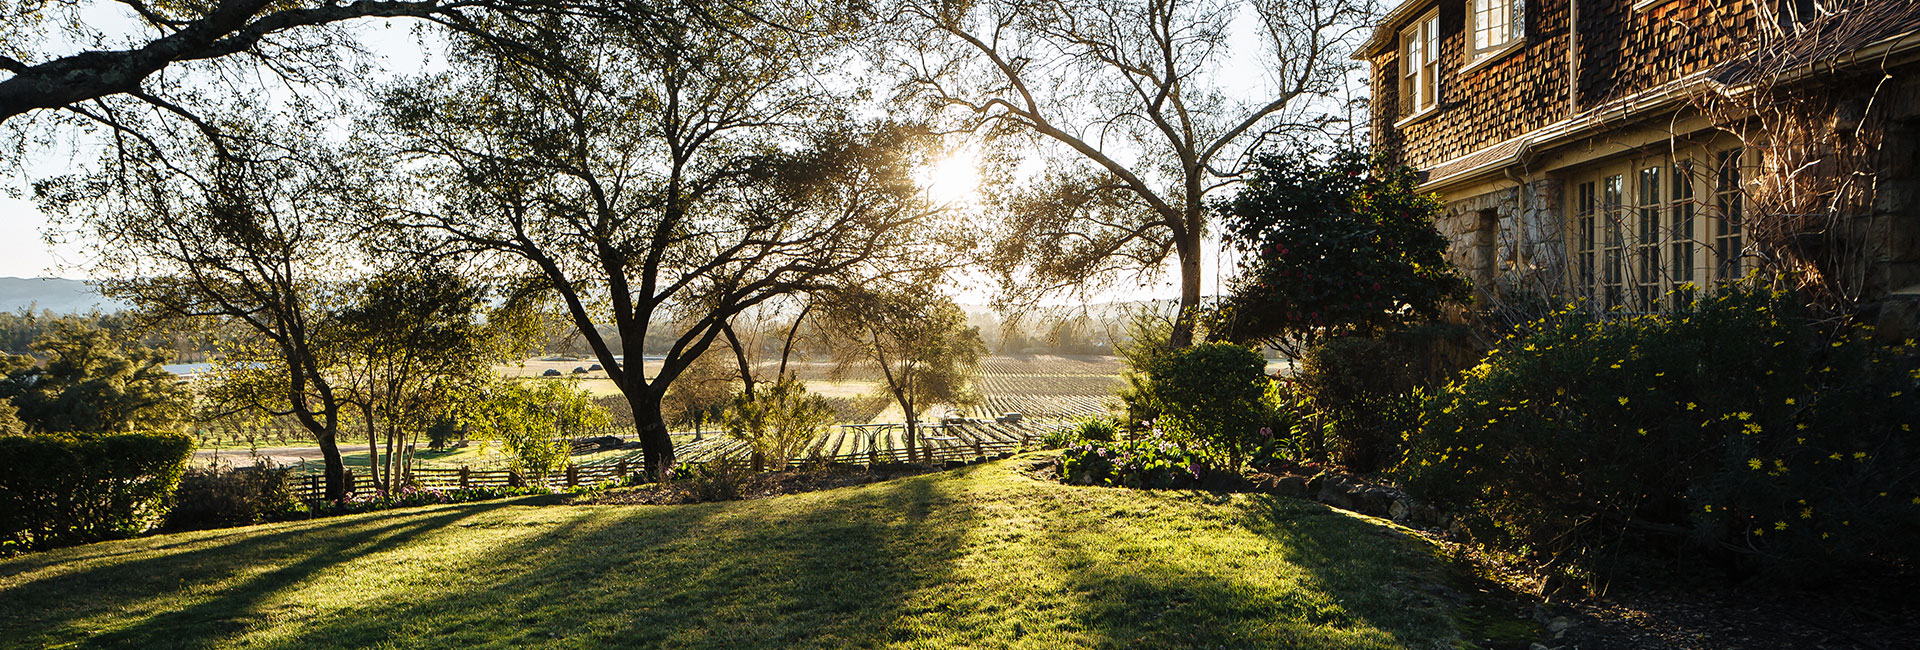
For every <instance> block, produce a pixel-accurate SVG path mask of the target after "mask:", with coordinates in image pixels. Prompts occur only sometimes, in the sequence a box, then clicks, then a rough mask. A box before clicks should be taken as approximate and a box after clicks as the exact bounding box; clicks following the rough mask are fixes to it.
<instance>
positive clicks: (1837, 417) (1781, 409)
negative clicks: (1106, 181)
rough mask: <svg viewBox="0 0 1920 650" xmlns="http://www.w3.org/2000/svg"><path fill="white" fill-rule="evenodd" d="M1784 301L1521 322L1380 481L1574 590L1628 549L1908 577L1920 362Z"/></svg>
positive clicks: (1729, 295) (1914, 520)
mask: <svg viewBox="0 0 1920 650" xmlns="http://www.w3.org/2000/svg"><path fill="white" fill-rule="evenodd" d="M1799 304H1800V303H1799V302H1798V301H1797V300H1796V299H1795V298H1794V297H1793V296H1792V295H1791V294H1783V293H1774V292H1770V291H1767V290H1764V289H1755V288H1729V289H1727V290H1725V291H1723V292H1721V293H1720V295H1718V296H1714V297H1711V298H1705V299H1702V300H1701V301H1699V302H1696V303H1695V304H1693V305H1692V306H1690V307H1689V308H1687V309H1684V310H1680V311H1678V312H1676V313H1673V314H1670V315H1661V316H1615V317H1613V318H1611V319H1602V318H1600V317H1597V316H1595V315H1593V314H1591V313H1590V312H1589V311H1588V310H1585V309H1580V308H1570V309H1568V310H1565V311H1562V312H1559V313H1557V314H1555V315H1553V316H1551V317H1549V318H1546V319H1542V320H1539V321H1535V322H1533V323H1531V324H1529V325H1528V326H1527V327H1524V328H1522V329H1521V330H1520V331H1518V332H1516V333H1515V334H1513V335H1512V336H1510V337H1508V338H1507V339H1506V340H1504V341H1503V342H1502V343H1501V344H1500V345H1499V347H1498V349H1496V350H1494V351H1493V352H1492V353H1491V354H1489V355H1488V356H1487V358H1486V360H1485V362H1484V363H1481V364H1480V365H1479V366H1477V367H1474V368H1472V369H1470V370H1468V371H1466V372H1465V373H1463V375H1462V376H1461V377H1460V378H1459V379H1458V380H1457V381H1454V382H1453V383H1451V384H1449V385H1447V386H1446V388H1445V389H1444V390H1442V391H1440V392H1439V393H1437V394H1436V395H1434V396H1433V398H1431V399H1430V400H1428V401H1427V403H1426V407H1425V412H1424V414H1423V416H1422V424H1421V428H1420V430H1419V432H1418V434H1417V435H1413V436H1410V437H1409V438H1408V440H1407V445H1408V447H1409V451H1408V453H1407V455H1406V456H1405V458H1404V459H1403V460H1402V461H1401V463H1400V465H1399V467H1398V469H1397V470H1396V471H1397V473H1398V474H1399V476H1400V477H1401V478H1403V479H1404V484H1405V485H1406V487H1407V488H1408V490H1409V491H1410V492H1412V493H1413V494H1415V496H1416V497H1419V498H1423V499H1427V500H1430V501H1432V502H1434V503H1436V504H1437V505H1440V506H1442V507H1443V508H1446V509H1452V510H1454V511H1455V512H1459V513H1461V514H1462V515H1463V516H1465V521H1466V522H1467V523H1468V524H1469V525H1470V528H1471V531H1472V533H1473V535H1474V537H1475V538H1476V540H1478V541H1480V542H1482V543H1485V544H1487V545H1489V546H1492V547H1496V548H1500V549H1505V550H1507V551H1510V552H1513V553H1517V554H1521V555H1527V556H1532V557H1534V558H1535V559H1539V560H1552V561H1554V562H1553V564H1554V565H1555V566H1565V567H1571V568H1573V572H1572V573H1571V574H1570V575H1569V577H1574V578H1580V577H1583V574H1584V572H1586V571H1591V570H1593V569H1594V568H1596V564H1597V563H1598V559H1599V558H1601V557H1609V558H1611V557H1617V556H1619V555H1620V554H1618V553H1617V551H1621V550H1627V549H1629V548H1638V549H1642V550H1645V549H1652V548H1678V547H1681V546H1684V547H1686V548H1690V549H1691V550H1692V551H1691V552H1692V553H1693V554H1694V556H1693V557H1694V559H1699V558H1701V557H1703V556H1704V557H1717V558H1720V559H1724V560H1732V561H1735V562H1734V564H1736V565H1745V566H1748V567H1756V568H1768V569H1774V570H1793V569H1798V570H1816V571H1826V570H1829V569H1835V568H1843V567H1852V568H1867V567H1870V566H1885V565H1889V564H1891V565H1899V564H1901V563H1910V562H1911V560H1912V559H1913V548H1914V547H1913V546H1912V543H1911V540H1912V539H1914V536H1915V535H1916V534H1920V478H1917V477H1916V475H1915V474H1914V472H1913V468H1915V467H1920V445H1917V444H1916V442H1920V439H1916V438H1915V437H1914V433H1913V430H1912V429H1913V427H1914V426H1915V425H1916V424H1920V400H1916V399H1915V396H1916V388H1917V387H1920V359H1917V358H1920V347H1916V346H1915V345H1914V344H1913V342H1911V341H1909V342H1908V343H1907V344H1905V345H1902V346H1894V347H1885V346H1881V345H1878V344H1875V343H1873V342H1871V341H1869V340H1867V338H1866V337H1864V336H1858V335H1856V333H1854V332H1849V331H1832V330H1830V329H1826V328H1822V327H1820V326H1818V325H1817V324H1816V323H1814V322H1813V321H1811V320H1810V319H1809V318H1807V317H1806V316H1805V315H1804V314H1803V313H1802V310H1801V309H1800V308H1799V307H1798V305H1799ZM1674 542H1682V544H1681V545H1680V546H1676V545H1675V544H1674ZM1561 560H1565V561H1561Z"/></svg>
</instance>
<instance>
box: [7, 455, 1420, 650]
mask: <svg viewBox="0 0 1920 650" xmlns="http://www.w3.org/2000/svg"><path fill="white" fill-rule="evenodd" d="M1020 463H1021V459H1015V460H1013V461H1007V462H1001V463H994V464H989V465H980V466H975V467H971V468H968V469H965V470H960V471H957V472H947V473H940V474H933V475H928V476H924V477H918V478H912V479H904V480H900V481H894V482H889V483H880V484H875V485H870V486H864V487H859V488H850V489H843V490H831V491H824V492H816V493H811V494H801V495H792V496H786V497H778V498H772V499H763V500H757V501H747V502H734V503H727V504H706V505H698V506H670V507H649V506H593V507H583V506H540V505H537V504H535V503H534V502H532V501H529V500H526V499H522V500H518V501H511V502H492V503H483V504H467V505H459V506H441V507H430V508H420V509H413V510H406V511H396V512H389V513H375V514H371V515H361V516H355V517H349V518H342V519H333V520H325V521H315V522H295V523H288V524H275V525H267V526H259V527H252V528H245V529H230V530H223V531H206V532H199V533H186V534H176V535H163V536H156V537H150V538H144V539H137V540H128V541H123V542H112V543H104V544H95V545H91V546H85V547H78V548H71V549H64V550H58V551H53V552H48V553H42V554H36V555H30V556H25V557H21V558H15V559H12V560H7V561H4V562H0V646H8V647H41V646H61V645H65V644H74V643H77V644H78V645H83V646H89V647H92V646H102V647H142V648H164V647H230V646H247V647H267V648H296V647H315V646H368V647H392V648H400V647H463V646H469V647H513V646H519V645H525V644H545V645H552V646H559V647H595V646H606V645H615V646H627V647H661V648H679V647H725V648H732V647H768V648H785V647H905V648H946V647H1025V648H1061V647H1156V648H1164V647H1209V648H1211V647H1223V646H1224V647H1229V648H1248V647H1297V648H1402V647H1421V648H1427V647H1434V646H1435V645H1436V642H1439V645H1441V646H1443V647H1444V646H1445V645H1446V642H1447V640H1449V639H1451V638H1453V637H1454V636H1455V633H1454V631H1453V624H1452V623H1451V622H1450V616H1449V612H1448V610H1447V609H1446V607H1447V605H1443V604H1441V603H1439V602H1436V601H1435V600H1434V599H1433V598H1431V597H1429V596H1426V595H1424V594H1426V593H1427V592H1428V591H1429V590H1430V587H1431V585H1433V584H1435V583H1440V582H1444V581H1445V578H1444V576H1445V575H1446V574H1447V570H1446V568H1445V565H1444V562H1443V561H1442V560H1440V559H1437V557H1436V556H1435V554H1434V553H1433V551H1432V549H1431V548H1430V547H1429V546H1427V545H1426V544H1424V543H1423V542H1421V541H1419V540H1417V539H1416V538H1409V537H1407V536H1404V535H1402V534H1401V533H1399V532H1396V531H1395V530H1394V529H1392V528H1390V527H1387V526H1384V525H1382V524H1380V523H1379V522H1377V521H1374V520H1368V519H1363V518H1360V517H1356V516H1353V515H1349V514H1346V513H1343V512H1340V511H1335V510H1331V509H1328V508H1326V507H1323V506H1320V505H1318V504H1313V503H1308V502H1304V501H1298V500H1291V499H1282V498H1273V497H1263V496H1252V495H1233V496H1219V495H1212V494H1206V493H1166V492H1163V493H1149V492H1139V491H1132V490H1117V489H1104V488H1082V487H1069V486H1063V485H1058V484H1052V483H1045V482H1040V481H1036V480H1033V479H1030V478H1028V477H1027V476H1025V475H1024V474H1022V473H1020V471H1019V470H1018V469H1017V467H1018V464H1020Z"/></svg>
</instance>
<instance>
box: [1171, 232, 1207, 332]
mask: <svg viewBox="0 0 1920 650" xmlns="http://www.w3.org/2000/svg"><path fill="white" fill-rule="evenodd" d="M1199 240H1200V233H1199V231H1191V232H1188V233H1187V235H1186V236H1185V237H1181V238H1180V241H1178V242H1175V243H1174V246H1175V253H1176V254H1177V255H1178V256H1179V258H1180V313H1178V314H1175V315H1174V319H1173V332H1172V335H1171V336H1169V337H1168V339H1167V344H1168V345H1170V346H1172V347H1174V348H1176V349H1178V348H1184V347H1189V346H1191V345H1193V329H1194V323H1195V321H1196V320H1198V319H1199V317H1200V241H1199Z"/></svg>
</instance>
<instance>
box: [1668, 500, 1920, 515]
mask: <svg viewBox="0 0 1920 650" xmlns="http://www.w3.org/2000/svg"><path fill="white" fill-rule="evenodd" d="M1914 501H1917V502H1920V497H1916V498H1914ZM1706 508H1707V512H1713V504H1711V503H1709V504H1707V505H1706Z"/></svg>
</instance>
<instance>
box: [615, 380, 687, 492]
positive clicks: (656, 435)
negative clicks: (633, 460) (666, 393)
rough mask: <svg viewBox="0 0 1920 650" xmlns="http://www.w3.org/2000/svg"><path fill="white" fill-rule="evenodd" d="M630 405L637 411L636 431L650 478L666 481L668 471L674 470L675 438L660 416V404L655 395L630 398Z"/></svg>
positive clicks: (644, 391)
mask: <svg viewBox="0 0 1920 650" xmlns="http://www.w3.org/2000/svg"><path fill="white" fill-rule="evenodd" d="M635 388H638V389H639V391H638V392H642V393H651V392H652V391H651V389H649V388H644V387H638V386H636V387H635ZM627 405H628V406H629V407H631V408H632V409H633V428H634V430H635V431H636V432H637V434H638V435H637V437H638V438H639V439H640V455H641V457H642V458H644V459H645V460H646V463H647V475H648V476H651V477H653V480H656V481H659V480H664V479H665V478H666V477H667V471H668V470H671V469H673V466H674V462H675V458H674V454H673V437H672V436H669V435H667V419H666V417H665V416H664V415H662V414H661V413H660V400H659V398H657V397H652V396H651V395H645V394H643V395H642V396H639V397H635V396H633V395H628V396H627Z"/></svg>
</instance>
